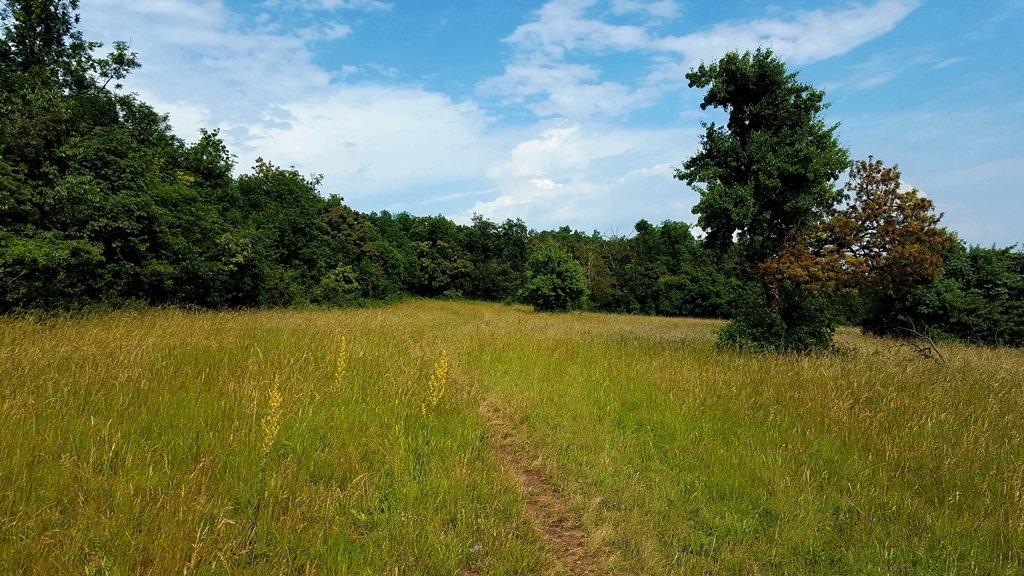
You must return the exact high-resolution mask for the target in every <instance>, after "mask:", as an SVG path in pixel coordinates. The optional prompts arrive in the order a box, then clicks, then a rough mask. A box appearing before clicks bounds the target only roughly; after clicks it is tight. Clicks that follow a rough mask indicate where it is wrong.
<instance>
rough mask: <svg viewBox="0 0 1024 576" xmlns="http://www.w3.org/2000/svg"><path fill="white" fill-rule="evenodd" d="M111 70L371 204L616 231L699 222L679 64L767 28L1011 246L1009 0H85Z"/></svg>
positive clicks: (1013, 113)
mask: <svg viewBox="0 0 1024 576" xmlns="http://www.w3.org/2000/svg"><path fill="white" fill-rule="evenodd" d="M81 14H82V28H83V29H84V31H85V34H86V36H87V37H88V38H90V39H93V40H99V41H103V42H105V43H107V44H109V43H110V42H112V41H114V40H118V39H123V40H129V41H130V42H131V45H132V48H133V50H135V51H137V52H138V53H139V56H140V58H141V60H142V63H143V68H142V69H141V70H139V71H138V72H137V73H136V74H135V75H134V76H133V77H132V78H130V79H129V81H128V82H127V83H126V89H128V90H131V91H135V92H138V93H139V94H140V95H141V97H142V98H143V99H144V100H146V101H147V102H149V103H150V104H152V105H154V106H155V107H156V108H157V109H158V110H161V111H164V112H167V113H169V114H170V116H171V122H172V124H173V126H174V128H175V131H176V132H178V133H179V135H180V136H182V137H183V138H184V139H185V140H187V141H194V140H195V139H196V138H197V136H198V130H199V128H200V127H206V128H219V129H220V130H221V133H222V134H223V136H224V137H225V139H226V141H227V143H228V145H229V147H230V148H231V150H232V151H233V152H234V153H235V154H236V155H237V157H238V158H237V160H238V164H239V166H238V168H239V170H240V171H244V170H248V168H249V167H250V166H251V165H252V164H253V162H254V160H255V158H256V157H257V156H262V157H264V158H266V159H269V160H271V161H273V162H274V163H276V164H279V165H284V166H289V165H294V166H295V167H296V168H298V169H299V170H300V171H301V172H303V173H306V174H313V173H319V174H323V175H324V176H325V181H324V184H323V187H322V190H323V192H324V193H325V194H328V193H336V194H340V195H341V196H343V197H344V198H345V199H346V202H347V203H348V204H350V205H351V206H353V207H354V208H356V209H359V210H363V211H374V210H382V209H386V210H391V211H402V210H405V211H409V212H411V213H413V214H417V215H425V214H444V215H446V216H449V217H451V218H453V219H455V220H456V221H460V222H466V221H468V220H469V218H470V217H471V216H472V215H473V214H474V213H479V214H482V215H484V216H487V217H488V218H491V219H492V220H496V221H500V220H503V219H505V218H517V217H518V218H523V219H524V220H525V221H526V222H527V224H528V225H529V226H530V227H532V228H536V229H544V228H551V227H556V226H560V225H570V226H572V227H574V228H577V229H581V230H584V231H587V232H590V231H593V230H597V231H598V232H600V233H602V234H628V233H630V232H631V231H632V227H633V224H634V223H635V222H636V221H637V220H639V219H641V218H646V219H647V220H649V221H652V222H660V221H662V220H666V219H671V220H682V221H686V222H691V223H692V222H695V221H696V217H695V216H694V215H693V214H692V213H691V208H692V206H693V205H694V204H695V203H696V200H697V195H696V193H695V192H693V191H692V190H689V189H688V188H687V187H686V185H685V184H683V183H681V182H678V181H676V180H673V179H672V169H673V167H674V166H677V165H679V164H680V163H681V162H682V161H683V160H685V159H686V158H687V157H689V156H690V155H691V154H693V152H694V151H695V150H696V147H697V145H698V138H699V134H700V132H701V127H700V122H701V121H704V120H715V119H716V115H715V113H714V112H713V111H709V112H706V113H705V112H701V110H700V109H699V106H698V104H699V102H700V99H701V94H700V93H699V91H697V90H692V89H688V88H687V86H686V80H685V79H684V78H683V75H684V74H685V73H686V71H687V70H689V68H691V67H693V66H695V65H696V64H698V63H700V62H701V61H711V60H714V59H716V58H718V57H719V56H721V55H722V54H723V53H725V52H726V51H728V50H751V49H755V48H757V47H759V46H764V47H770V48H772V49H773V50H775V52H776V54H778V55H779V56H780V57H782V58H783V59H784V60H786V62H787V63H788V65H789V66H790V68H791V69H792V70H795V71H799V73H800V79H801V80H802V81H805V82H808V83H811V84H813V85H814V86H816V87H819V88H823V89H825V90H826V93H827V99H828V100H829V101H830V102H831V103H832V106H831V108H829V109H828V110H827V111H826V119H827V120H828V121H830V122H839V123H841V126H840V128H839V132H838V134H839V138H840V140H841V142H842V143H843V144H844V145H846V146H847V147H849V148H850V151H851V154H852V156H853V157H854V158H856V159H861V158H867V157H868V155H873V156H875V157H876V158H880V159H882V160H884V161H886V162H887V163H898V164H899V165H900V168H901V169H902V171H903V179H904V180H905V181H906V183H907V184H909V185H912V186H915V187H917V188H919V189H920V190H921V191H922V192H924V193H925V194H926V195H927V196H928V197H930V198H932V199H933V200H934V201H935V203H936V206H937V208H938V210H939V211H941V212H944V213H945V217H944V220H943V223H944V224H945V225H946V226H948V227H950V228H952V229H954V230H956V231H957V232H958V233H959V234H960V235H961V237H962V238H964V239H965V240H967V241H968V242H970V243H974V244H982V245H991V244H996V245H1000V246H1003V245H1009V244H1014V243H1021V244H1024V225H1022V224H1021V221H1022V218H1021V216H1022V215H1024V189H1022V186H1021V182H1022V181H1024V143H1022V138H1021V135H1022V134H1024V96H1022V95H1024V73H1022V72H1021V70H1022V69H1024V66H1022V64H1021V63H1022V61H1024V0H984V1H977V2H954V1H952V0H948V1H947V0H943V1H939V0H864V1H861V2H850V1H837V0H815V1H810V0H805V1H798V0H793V1H778V2H769V3H765V2H754V1H747V0H737V1H733V2H697V1H685V0H677V1H674V0H600V1H599V0H551V1H547V2H542V1H525V0H523V1H520V0H506V1H503V2H498V1H488V2H447V1H440V0H419V1H411V0H265V1H254V2H242V1H237V0H146V1H138V0H82V6H81Z"/></svg>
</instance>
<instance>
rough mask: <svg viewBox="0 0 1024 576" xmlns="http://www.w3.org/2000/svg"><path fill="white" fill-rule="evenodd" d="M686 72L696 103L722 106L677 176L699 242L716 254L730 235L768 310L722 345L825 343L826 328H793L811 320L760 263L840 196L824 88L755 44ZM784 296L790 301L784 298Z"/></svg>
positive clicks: (838, 150)
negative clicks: (691, 198)
mask: <svg viewBox="0 0 1024 576" xmlns="http://www.w3.org/2000/svg"><path fill="white" fill-rule="evenodd" d="M686 78H687V80H689V85H690V87H691V88H693V87H696V88H702V89H706V92H705V95H704V100H703V102H702V103H701V109H703V110H706V109H707V108H709V107H712V108H720V109H722V110H723V111H725V112H726V113H727V114H728V121H727V123H726V125H725V126H718V125H716V124H715V123H713V122H712V123H711V124H704V128H705V132H704V135H703V136H702V137H701V149H700V150H699V151H698V152H697V153H696V154H695V155H694V156H693V157H691V158H690V159H688V160H687V161H686V162H685V163H684V164H683V168H682V169H679V170H677V171H676V174H675V176H676V178H678V179H679V180H683V181H685V182H686V183H687V184H689V185H690V186H691V187H693V188H694V189H695V190H697V192H698V193H699V194H700V201H699V202H698V203H697V205H696V206H695V207H694V209H693V211H694V213H695V214H698V221H697V224H698V226H700V227H701V228H702V229H703V230H705V232H706V233H707V237H706V242H707V243H708V244H709V245H710V246H712V247H714V248H717V249H719V250H724V249H726V248H727V247H729V246H730V245H732V243H733V238H734V237H735V238H736V241H737V242H738V244H739V247H740V249H741V252H742V256H743V262H744V268H745V274H746V276H747V277H748V278H750V279H751V280H755V279H756V280H757V281H759V282H760V283H761V285H762V289H763V292H764V299H763V305H764V306H765V307H766V308H767V310H766V313H762V312H757V313H754V312H752V311H750V312H749V313H745V314H744V316H745V317H748V320H745V321H743V322H742V325H743V326H744V327H745V328H743V329H741V328H740V325H737V327H736V329H735V330H736V332H737V333H738V334H741V335H742V337H739V336H737V337H736V338H731V337H730V338H726V339H724V340H723V342H726V343H728V342H733V341H737V342H739V341H742V340H747V339H749V340H751V341H752V342H755V343H757V345H758V346H765V347H777V348H782V349H802V348H803V347H804V346H805V345H810V344H813V343H817V342H822V343H823V344H825V345H827V344H828V340H827V339H824V340H823V339H822V338H820V335H821V334H823V333H829V334H830V331H829V330H828V329H824V327H820V326H811V327H804V326H800V325H798V324H793V322H802V321H803V319H804V318H809V316H808V315H806V314H803V313H799V312H796V311H797V310H801V309H802V307H803V306H804V297H803V296H802V295H798V294H797V292H795V291H793V290H788V289H785V288H783V287H782V286H780V282H779V280H778V279H777V278H775V277H773V276H772V275H770V274H766V273H765V272H764V271H763V269H762V267H763V266H764V265H765V264H766V263H767V262H769V261H770V260H772V259H773V258H776V257H777V256H778V254H779V252H780V250H781V249H782V247H783V246H784V245H785V243H786V240H787V238H789V237H790V236H791V235H792V234H794V233H796V232H799V231H801V230H803V229H805V228H807V227H809V226H810V225H811V224H813V223H815V222H817V221H818V220H819V219H820V218H821V216H822V215H823V214H824V213H825V211H826V210H827V209H829V208H831V207H832V205H833V204H835V203H836V202H837V201H838V200H839V199H840V198H841V194H840V192H839V191H838V190H836V188H835V187H834V185H833V183H834V182H835V180H836V179H837V178H838V177H839V175H840V173H841V172H842V171H843V170H844V169H845V168H846V167H847V166H848V165H849V157H848V153H847V151H846V150H845V149H844V148H843V147H842V146H841V145H840V144H839V142H838V140H837V139H836V136H835V130H836V126H827V125H826V124H825V122H824V120H822V118H821V116H820V115H821V113H822V111H823V110H824V109H825V108H826V107H827V105H826V104H825V103H824V96H825V95H824V92H822V91H820V90H816V89H814V88H813V87H811V86H809V85H807V84H801V83H799V82H797V80H796V74H795V73H790V72H788V71H787V70H786V66H785V64H784V63H783V62H782V61H781V60H779V59H778V58H776V57H775V56H774V55H773V54H772V52H771V51H770V50H762V49H758V50H757V51H756V52H754V53H751V52H746V53H744V54H742V55H740V54H739V53H737V52H730V53H728V54H726V55H725V56H724V57H723V58H722V59H721V60H719V61H718V62H714V63H711V64H701V65H700V66H699V67H698V68H696V69H694V70H691V71H690V72H689V73H688V74H687V75H686ZM787 297H793V298H796V299H797V300H796V301H792V302H787V301H786V300H785V298H787ZM805 328H806V329H805ZM748 329H749V330H748ZM804 332H808V334H804ZM748 337H749V338H748ZM772 338H775V339H776V340H774V341H773V340H771V339H772Z"/></svg>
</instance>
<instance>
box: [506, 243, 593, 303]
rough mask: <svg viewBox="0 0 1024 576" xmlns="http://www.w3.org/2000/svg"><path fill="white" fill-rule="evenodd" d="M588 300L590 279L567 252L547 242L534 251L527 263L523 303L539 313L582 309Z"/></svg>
mask: <svg viewBox="0 0 1024 576" xmlns="http://www.w3.org/2000/svg"><path fill="white" fill-rule="evenodd" d="M586 297H587V276H586V274H585V273H584V272H583V266H581V265H580V263H579V262H577V261H576V260H575V259H574V258H573V257H572V256H571V255H570V254H569V253H568V252H567V251H566V250H565V249H564V248H562V247H561V246H559V245H558V244H555V243H553V242H547V243H544V244H541V245H540V246H538V247H536V248H534V249H533V251H532V252H531V254H530V257H529V260H527V263H526V285H525V286H524V287H523V295H522V299H523V301H524V302H526V303H527V304H532V305H533V307H534V308H536V309H537V310H541V311H545V312H564V311H568V310H576V309H580V308H582V307H583V306H584V304H585V302H586Z"/></svg>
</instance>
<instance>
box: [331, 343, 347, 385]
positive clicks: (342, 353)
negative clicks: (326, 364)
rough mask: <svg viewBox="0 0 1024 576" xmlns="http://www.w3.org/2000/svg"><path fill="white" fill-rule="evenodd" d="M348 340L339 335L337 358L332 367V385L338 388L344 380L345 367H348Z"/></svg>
mask: <svg viewBox="0 0 1024 576" xmlns="http://www.w3.org/2000/svg"><path fill="white" fill-rule="evenodd" d="M347 355H348V341H347V340H346V339H345V337H344V336H342V337H341V345H340V346H339V347H338V360H337V365H336V366H335V368H334V385H335V387H336V388H340V387H341V385H342V383H343V382H344V381H345V369H346V368H348V357H347Z"/></svg>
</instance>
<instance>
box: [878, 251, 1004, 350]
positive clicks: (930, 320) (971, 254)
mask: <svg viewBox="0 0 1024 576" xmlns="http://www.w3.org/2000/svg"><path fill="white" fill-rule="evenodd" d="M945 261H946V264H945V270H944V271H943V273H942V274H940V275H939V276H938V277H936V278H935V279H933V280H932V281H931V282H930V283H928V284H926V285H925V286H923V287H920V288H918V289H916V290H913V291H911V292H910V293H909V294H906V295H902V296H901V297H893V296H891V295H888V294H885V293H871V294H869V295H868V296H867V297H866V298H865V300H866V313H865V318H864V321H863V326H864V328H865V330H867V331H869V332H872V333H875V334H888V335H896V336H900V335H904V336H905V335H906V330H907V329H916V330H918V331H926V330H927V331H929V332H931V333H932V335H935V336H940V337H946V338H953V339H958V340H963V341H967V342H973V343H978V344H987V345H992V346H1024V253H1021V252H1019V251H1014V250H1013V249H1011V248H982V247H979V246H972V247H970V248H966V247H964V246H963V244H960V243H957V244H956V245H955V246H954V247H953V248H952V249H951V250H950V252H949V254H947V256H946V260H945Z"/></svg>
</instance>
